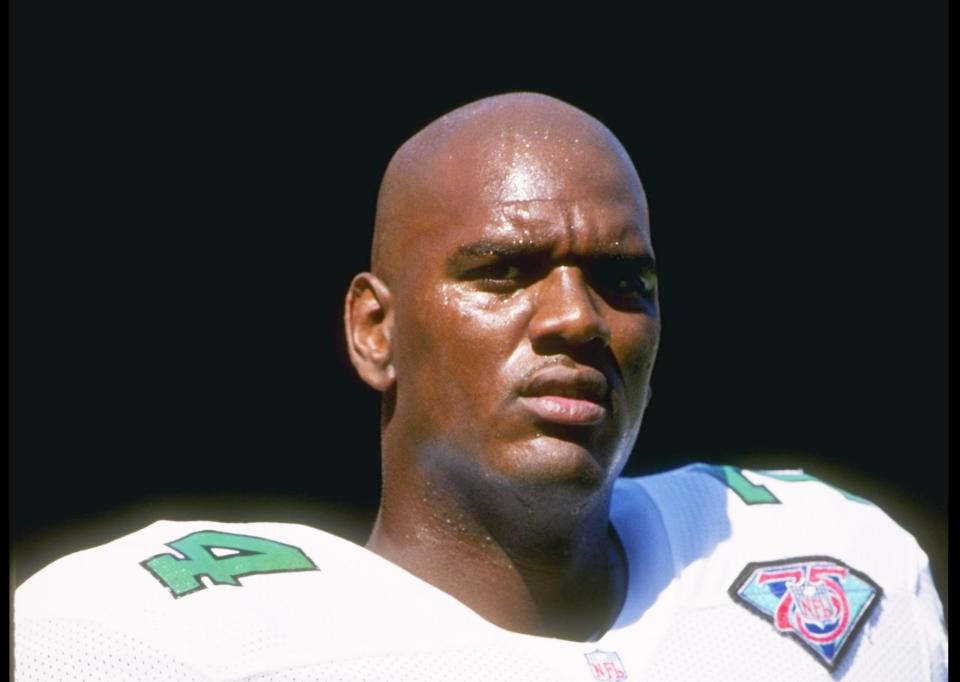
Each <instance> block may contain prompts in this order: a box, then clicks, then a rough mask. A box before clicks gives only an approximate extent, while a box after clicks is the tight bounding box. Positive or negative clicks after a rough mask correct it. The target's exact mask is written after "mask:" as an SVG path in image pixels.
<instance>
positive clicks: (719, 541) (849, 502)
mask: <svg viewBox="0 0 960 682" xmlns="http://www.w3.org/2000/svg"><path fill="white" fill-rule="evenodd" d="M616 491H617V492H616V493H615V494H618V495H620V496H621V497H622V498H623V500H624V501H626V500H631V499H634V500H635V499H638V498H639V499H647V500H648V501H649V502H648V504H651V505H652V506H653V507H655V508H656V510H657V513H658V514H659V515H660V518H661V519H662V522H663V525H664V527H665V530H666V532H667V533H668V534H669V536H670V538H671V542H672V543H673V544H674V549H675V551H676V552H677V553H678V555H679V556H678V557H677V558H678V559H679V560H681V561H684V562H685V563H686V562H689V561H692V560H693V559H695V557H696V556H697V555H705V554H707V553H709V552H710V551H712V550H711V549H710V548H711V547H726V548H728V549H729V550H732V551H733V554H735V555H737V556H768V555H769V556H773V557H790V556H804V555H809V556H816V555H829V556H837V555H842V556H843V557H847V558H848V559H849V560H850V561H851V563H852V564H854V565H861V566H870V567H871V568H872V569H873V573H874V574H875V577H876V578H877V579H878V580H880V581H882V583H883V584H884V585H885V586H886V587H887V588H888V589H890V590H893V591H896V592H912V591H914V590H915V588H916V585H917V576H918V574H919V572H921V571H922V570H926V568H927V557H926V554H925V553H924V552H923V550H922V549H921V548H920V546H919V545H918V544H917V541H916V540H915V539H914V537H913V536H912V535H911V534H910V533H909V532H908V531H906V530H905V529H904V528H902V527H901V526H900V525H899V524H898V523H897V522H896V521H894V520H893V519H892V518H891V517H890V516H889V515H888V514H887V513H886V512H884V511H883V509H881V508H880V507H878V506H877V505H875V504H873V503H871V502H869V501H868V500H866V499H863V498H861V497H858V496H856V495H853V494H851V493H849V492H847V491H844V490H841V489H840V488H837V487H836V486H833V485H831V484H830V483H829V482H827V481H822V480H819V479H817V478H815V477H813V476H810V475H809V474H806V473H805V472H804V471H802V470H800V469H791V470H776V471H773V470H771V471H754V470H749V469H742V468H739V467H735V466H730V465H716V464H704V463H693V464H689V465H687V466H684V467H681V468H679V469H674V470H672V471H667V472H663V473H660V474H654V475H651V476H643V477H637V478H626V479H621V480H620V481H618V484H617V488H616ZM622 503H623V502H621V504H622ZM633 504H637V502H633Z"/></svg>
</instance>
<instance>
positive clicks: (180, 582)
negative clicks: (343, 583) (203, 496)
mask: <svg viewBox="0 0 960 682" xmlns="http://www.w3.org/2000/svg"><path fill="white" fill-rule="evenodd" d="M166 545H167V547H170V548H171V549H174V550H176V551H177V552H179V553H180V554H182V555H183V556H184V558H183V559H181V558H179V557H177V556H175V555H173V554H158V555H157V556H155V557H151V558H149V559H147V560H146V561H142V562H141V563H140V565H141V566H143V567H144V568H145V569H147V570H148V571H150V573H152V574H153V576H154V577H155V578H157V580H159V581H160V582H161V583H163V585H164V586H165V587H166V588H167V589H169V590H170V592H171V593H172V594H173V596H174V597H175V598H179V597H182V596H184V595H186V594H190V593H192V592H197V591H199V590H203V589H206V585H204V584H203V583H202V582H201V581H200V576H204V575H205V576H207V577H209V578H210V580H211V581H212V582H213V583H214V584H216V585H235V586H238V587H239V586H240V581H239V580H237V578H242V577H243V576H247V575H256V574H260V573H283V572H288V571H316V570H319V569H318V568H317V566H316V565H315V564H314V563H313V562H312V561H311V560H310V559H309V558H308V557H307V555H306V554H304V553H303V550H301V549H300V548H299V547H294V546H293V545H285V544H283V543H282V542H276V541H274V540H266V539H264V538H257V537H253V536H252V535H237V534H236V533H223V532H220V531H216V530H201V531H197V532H196V533H190V535H187V536H184V537H182V538H180V539H179V540H174V541H173V542H168V543H166ZM214 549H219V550H225V551H226V552H227V553H228V554H226V555H221V556H218V555H216V554H214V553H213V551H212V550H214Z"/></svg>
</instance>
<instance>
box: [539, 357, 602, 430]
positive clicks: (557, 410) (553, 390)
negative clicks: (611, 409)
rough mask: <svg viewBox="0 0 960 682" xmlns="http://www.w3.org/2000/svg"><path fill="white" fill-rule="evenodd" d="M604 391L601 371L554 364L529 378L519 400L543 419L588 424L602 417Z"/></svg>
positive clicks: (572, 423)
mask: <svg viewBox="0 0 960 682" xmlns="http://www.w3.org/2000/svg"><path fill="white" fill-rule="evenodd" d="M608 394H609V387H608V384H607V378H606V377H605V376H604V375H603V373H602V372H600V371H598V370H595V369H592V368H589V367H584V368H580V369H571V368H568V367H558V366H554V367H549V368H547V369H544V370H541V371H539V372H537V373H535V374H534V375H533V377H531V379H530V380H529V381H528V382H527V383H526V384H525V385H524V386H523V388H522V390H521V392H520V403H521V404H522V405H523V406H524V407H525V408H527V409H528V410H529V411H530V412H532V413H533V414H534V415H535V416H536V417H537V418H538V419H541V420H543V421H547V422H551V423H554V424H563V425H567V426H591V425H594V424H598V423H600V422H601V421H603V420H604V418H606V416H607V412H608V409H607V405H606V403H607V396H608Z"/></svg>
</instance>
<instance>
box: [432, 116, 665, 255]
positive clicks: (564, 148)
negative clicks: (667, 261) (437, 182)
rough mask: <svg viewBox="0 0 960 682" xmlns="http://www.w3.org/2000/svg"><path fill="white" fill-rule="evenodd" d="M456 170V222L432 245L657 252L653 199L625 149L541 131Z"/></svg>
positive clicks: (448, 184)
mask: <svg viewBox="0 0 960 682" xmlns="http://www.w3.org/2000/svg"><path fill="white" fill-rule="evenodd" d="M450 165H451V167H450V168H448V172H447V173H446V174H444V176H443V177H444V182H443V185H444V186H443V188H442V191H443V193H444V195H445V196H446V197H447V198H448V200H447V202H446V203H447V205H448V214H449V215H448V216H447V219H446V220H443V221H442V223H441V225H442V229H441V230H440V232H441V234H437V232H435V231H433V230H431V231H430V232H433V234H431V235H430V237H431V239H438V240H439V241H440V242H441V243H444V244H452V243H463V242H470V241H474V240H481V241H491V242H522V243H525V244H526V245H528V246H530V247H533V246H536V247H539V248H545V249H550V250H556V249H562V250H570V251H572V252H578V251H583V252H595V251H609V250H618V249H619V250H625V249H626V250H631V251H637V250H642V251H650V237H649V217H648V211H647V204H646V197H645V196H644V192H643V189H642V187H641V185H640V181H639V178H638V177H637V175H636V171H635V170H634V168H633V165H632V163H631V162H630V160H629V158H627V156H626V154H625V153H624V152H622V148H619V147H612V146H609V145H598V144H597V143H596V141H594V140H586V139H582V138H579V137H576V136H572V137H571V136H557V135H554V136H553V137H552V139H551V136H550V133H549V132H545V133H539V132H538V131H535V130H534V131H532V132H527V133H524V134H512V135H506V134H504V135H501V136H498V137H496V138H494V139H493V140H488V141H486V143H485V144H480V145H477V147H476V148H474V149H471V150H469V151H468V152H467V153H465V154H463V155H461V156H460V157H459V162H454V163H451V164H450ZM435 243H436V242H435Z"/></svg>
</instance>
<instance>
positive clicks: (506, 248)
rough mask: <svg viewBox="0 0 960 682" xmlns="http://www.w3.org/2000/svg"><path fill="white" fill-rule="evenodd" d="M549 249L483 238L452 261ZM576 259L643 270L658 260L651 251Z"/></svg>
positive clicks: (525, 242)
mask: <svg viewBox="0 0 960 682" xmlns="http://www.w3.org/2000/svg"><path fill="white" fill-rule="evenodd" d="M549 249H550V244H549V243H547V242H536V241H532V240H526V239H525V240H522V241H519V240H518V241H490V240H486V239H482V240H480V241H476V242H472V243H470V244H464V245H462V246H459V247H457V250H456V252H455V253H454V255H453V257H452V258H451V259H450V260H451V262H457V261H459V260H460V259H463V258H499V259H511V258H523V257H526V256H534V255H540V254H544V253H545V252H546V251H548V250H549ZM574 260H584V261H590V262H593V263H604V262H606V263H611V262H613V263H622V264H628V265H630V266H632V267H636V268H639V269H643V270H656V261H655V260H654V258H653V256H651V255H650V254H649V253H621V252H614V251H611V252H603V251H601V252H599V253H597V254H594V255H592V256H589V257H587V258H580V259H574Z"/></svg>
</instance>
